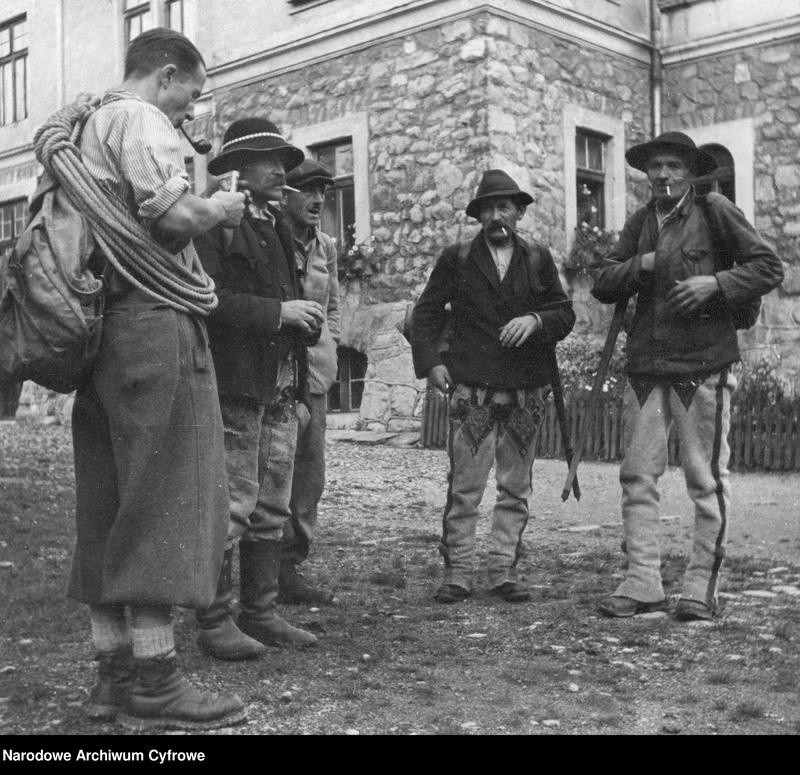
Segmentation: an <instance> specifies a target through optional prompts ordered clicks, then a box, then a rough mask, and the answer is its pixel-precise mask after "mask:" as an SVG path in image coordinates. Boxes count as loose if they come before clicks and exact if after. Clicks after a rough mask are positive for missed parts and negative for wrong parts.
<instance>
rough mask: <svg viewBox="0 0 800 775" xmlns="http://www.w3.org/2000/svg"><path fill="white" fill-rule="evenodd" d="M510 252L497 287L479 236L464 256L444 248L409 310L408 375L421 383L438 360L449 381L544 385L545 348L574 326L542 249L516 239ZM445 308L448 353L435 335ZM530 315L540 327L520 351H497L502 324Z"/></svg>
mask: <svg viewBox="0 0 800 775" xmlns="http://www.w3.org/2000/svg"><path fill="white" fill-rule="evenodd" d="M514 243H515V244H514V253H513V256H512V258H511V262H510V263H509V266H508V271H507V272H506V276H505V277H504V278H503V281H502V283H501V282H500V276H499V274H498V272H497V268H496V266H495V263H494V260H493V259H492V254H491V253H490V251H489V248H488V246H487V245H486V240H485V238H484V236H483V232H480V233H479V234H478V235H477V236H476V237H475V239H473V240H472V243H471V244H469V252H468V253H467V254H466V255H464V252H465V251H464V249H463V248H462V250H461V257H460V256H459V252H460V251H459V245H450V246H449V247H447V248H445V250H444V252H443V253H442V255H441V257H440V258H439V260H438V261H437V262H436V266H435V267H434V269H433V272H432V273H431V276H430V279H429V280H428V284H427V286H426V287H425V290H424V291H423V292H422V295H421V296H420V298H419V301H418V302H417V304H416V305H415V307H414V312H413V316H412V321H411V347H412V354H413V358H414V370H415V371H416V374H417V377H419V378H423V377H426V376H427V375H428V372H429V371H430V370H431V369H432V368H433V367H434V366H436V365H438V364H440V363H444V364H445V365H446V366H447V369H448V371H449V372H450V376H451V377H452V378H453V380H454V381H455V382H458V383H463V384H466V385H477V386H484V387H497V388H532V387H541V386H543V385H547V384H550V382H551V379H552V377H551V373H550V366H549V364H550V361H549V351H550V350H551V349H552V348H553V346H554V345H555V343H556V342H557V341H558V340H560V339H563V338H564V337H565V336H566V335H567V334H568V333H569V332H570V331H571V330H572V326H573V325H574V323H575V313H574V312H573V311H572V302H570V301H569V299H567V296H566V294H565V293H564V290H563V289H562V287H561V281H560V280H559V278H558V271H557V270H556V266H555V263H554V262H553V257H552V256H551V255H550V251H549V250H548V249H547V248H545V247H540V246H538V245H529V244H528V243H526V242H525V241H524V240H522V239H521V238H519V237H518V236H516V235H515V237H514ZM448 303H449V304H450V305H451V307H452V318H451V320H452V328H451V332H450V335H449V337H448V347H449V349H448V351H447V352H445V353H442V352H440V348H439V347H438V343H437V338H438V334H439V332H440V330H441V328H442V326H443V324H444V322H445V320H446V318H447V314H448V313H447V312H446V310H445V304H448ZM528 312H536V313H537V314H538V315H539V317H540V318H541V320H542V326H543V328H542V329H541V330H539V331H537V332H536V333H534V334H533V335H532V336H531V337H530V339H528V341H527V342H525V344H523V345H522V346H520V347H511V348H508V347H503V346H502V345H501V344H500V338H499V337H500V329H501V328H502V327H503V326H504V325H505V324H506V323H508V321H509V320H511V319H512V318H515V317H519V316H520V315H524V314H526V313H528Z"/></svg>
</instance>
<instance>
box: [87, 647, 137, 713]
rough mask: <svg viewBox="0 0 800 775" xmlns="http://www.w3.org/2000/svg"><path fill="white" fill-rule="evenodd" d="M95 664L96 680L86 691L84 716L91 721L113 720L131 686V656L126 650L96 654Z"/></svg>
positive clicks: (123, 703)
mask: <svg viewBox="0 0 800 775" xmlns="http://www.w3.org/2000/svg"><path fill="white" fill-rule="evenodd" d="M95 661H96V662H97V673H98V680H97V683H96V684H95V685H94V686H93V687H92V688H91V690H90V691H89V700H88V702H87V704H86V715H87V716H88V717H89V718H90V719H93V720H94V721H113V720H114V719H115V718H116V717H117V714H118V713H119V712H120V711H121V710H122V708H123V707H124V705H125V703H126V702H127V701H128V695H129V694H130V691H131V687H132V686H133V676H134V671H133V653H132V652H131V650H130V648H124V649H120V650H119V651H112V652H109V653H99V654H98V655H97V656H96V657H95Z"/></svg>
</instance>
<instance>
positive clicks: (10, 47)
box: [0, 16, 28, 126]
mask: <svg viewBox="0 0 800 775" xmlns="http://www.w3.org/2000/svg"><path fill="white" fill-rule="evenodd" d="M27 117H28V25H27V22H26V17H25V16H20V17H18V18H17V19H13V20H12V21H10V22H6V23H4V24H1V25H0V126H5V125H6V124H13V123H14V122H16V121H22V120H23V119H24V118H27Z"/></svg>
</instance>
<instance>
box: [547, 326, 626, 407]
mask: <svg viewBox="0 0 800 775" xmlns="http://www.w3.org/2000/svg"><path fill="white" fill-rule="evenodd" d="M603 346H604V341H597V340H592V339H588V338H586V337H585V336H568V337H567V338H566V339H564V340H563V341H561V342H559V343H558V346H557V348H556V355H557V357H558V366H559V371H560V372H561V383H562V385H563V387H564V392H565V393H572V394H573V395H576V396H577V395H578V394H580V393H582V392H586V393H588V392H591V389H592V385H593V384H594V379H595V375H596V374H597V369H598V367H599V365H600V356H601V355H602V353H603ZM624 350H625V334H624V332H621V333H620V335H619V338H618V339H617V345H616V347H615V349H614V354H613V355H612V356H611V362H610V363H609V365H608V370H607V371H606V376H605V380H604V381H603V392H604V393H606V394H610V395H612V396H615V397H619V396H621V395H622V392H623V390H624V389H625V355H624Z"/></svg>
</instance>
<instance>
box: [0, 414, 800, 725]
mask: <svg viewBox="0 0 800 775" xmlns="http://www.w3.org/2000/svg"><path fill="white" fill-rule="evenodd" d="M332 435H335V434H332ZM70 455H71V449H70V443H69V432H68V429H66V428H61V427H52V428H36V427H21V426H2V427H0V489H1V490H2V495H3V497H2V499H0V608H1V609H2V612H3V614H2V615H3V617H4V627H3V631H2V634H0V655H1V656H0V733H2V734H3V735H30V734H44V735H59V736H60V735H87V734H91V735H95V736H98V735H99V736H106V735H114V734H118V733H119V728H118V727H116V726H115V725H114V724H100V725H98V724H92V723H90V722H88V721H87V720H86V718H85V717H84V715H83V711H82V708H83V703H84V701H85V697H86V691H87V688H88V687H89V686H90V685H91V683H92V681H93V663H92V652H91V648H90V646H89V644H88V643H87V641H86V635H87V629H88V628H87V622H86V617H85V612H84V611H83V609H82V607H80V606H78V605H75V604H73V603H72V602H70V601H67V600H65V599H64V593H63V590H64V588H65V585H66V579H67V577H68V573H69V565H70V555H71V548H72V543H73V531H74V528H73V524H72V520H73V498H74V495H73V486H74V483H73V480H72V467H71V458H70ZM565 473H566V466H565V464H564V462H563V461H551V460H541V461H537V463H536V465H535V468H534V481H535V492H534V498H533V499H532V512H533V517H534V518H533V519H532V520H531V522H530V524H529V527H528V530H527V531H526V546H527V553H526V555H525V556H524V557H523V558H522V560H521V571H522V573H523V575H524V577H525V578H526V580H527V582H528V583H529V584H530V586H531V589H532V591H533V599H532V601H531V602H530V603H526V604H522V605H516V606H514V605H509V604H506V603H503V602H501V601H497V600H496V599H494V598H490V597H488V596H487V595H486V594H485V567H484V565H483V563H481V565H480V566H479V569H478V572H477V576H476V582H477V583H476V594H475V596H474V597H473V598H472V599H470V600H469V601H466V602H465V603H463V604H459V605H455V606H441V605H437V604H436V603H434V602H433V601H432V599H431V595H432V592H433V591H434V590H435V588H436V586H437V585H438V583H440V580H441V560H440V558H439V556H438V553H437V549H436V546H437V541H438V537H439V532H440V520H441V511H442V506H443V504H444V495H445V492H444V488H445V475H446V456H445V454H444V453H443V452H441V451H431V450H419V449H405V448H391V447H388V446H367V445H362V444H354V443H350V442H344V441H338V442H337V441H330V442H329V445H328V478H327V481H328V487H327V490H326V493H325V496H324V498H323V502H322V504H321V513H320V530H319V536H318V541H317V544H316V549H315V552H314V554H313V555H312V558H311V560H310V561H309V563H308V569H307V572H308V575H309V576H311V577H313V578H315V579H317V580H319V581H321V582H324V583H327V584H329V585H331V586H332V587H334V588H335V589H336V590H337V593H338V594H339V597H340V600H341V602H340V605H338V606H336V607H328V608H322V609H319V610H317V609H313V608H306V607H301V606H285V607H283V608H282V613H283V615H284V616H285V617H286V618H287V619H289V620H290V621H291V622H292V623H294V624H298V625H302V626H304V627H306V628H308V629H310V630H313V631H315V632H317V633H318V634H319V636H320V645H319V647H318V648H316V649H312V650H308V651H304V652H298V651H293V650H282V649H270V650H269V653H268V654H267V656H266V657H265V658H264V659H261V660H259V661H257V662H253V663H239V664H228V663H220V662H216V661H214V660H212V659H210V658H209V657H207V656H206V655H204V654H202V653H201V652H200V651H199V650H198V648H197V646H196V644H195V643H194V638H195V629H194V623H193V616H192V614H191V612H188V611H183V610H179V611H178V612H177V625H178V626H177V636H178V638H177V639H178V644H179V653H180V659H181V662H182V664H183V665H184V669H185V670H186V671H187V673H189V674H190V675H191V676H192V678H193V680H195V681H196V682H197V683H198V684H201V685H204V686H206V687H210V688H214V689H218V690H219V689H225V688H227V689H232V690H234V691H236V692H237V693H239V694H240V696H241V697H242V698H243V699H244V700H245V702H246V703H247V706H248V712H249V720H248V722H247V723H246V724H244V725H242V726H239V727H236V728H233V729H230V730H220V731H219V732H217V733H215V734H216V735H219V736H226V735H264V734H281V735H288V734H336V735H357V734H360V735H374V734H396V735H411V734H419V735H434V734H459V735H485V734H508V735H529V734H535V735H554V734H556V735H566V734H581V735H583V734H619V733H630V734H660V735H681V734H698V733H702V734H737V733H745V734H757V735H764V734H784V735H794V734H797V733H798V732H800V671H799V670H798V666H799V665H800V567H798V563H797V558H798V550H799V549H800V531H798V524H797V514H798V488H797V477H796V476H784V475H759V474H755V475H754V474H747V475H734V476H733V488H734V498H735V507H736V508H735V514H734V523H733V527H732V540H731V543H730V552H729V558H728V560H727V561H726V565H725V569H724V571H723V580H722V593H723V594H722V601H723V607H722V612H721V615H720V617H719V618H718V619H717V620H716V621H715V622H714V623H710V624H707V623H698V624H689V625H686V624H681V623H678V622H676V621H675V620H674V619H673V618H672V617H669V616H664V615H661V616H648V617H636V618H635V620H625V621H617V620H608V619H603V618H601V617H598V616H597V615H596V612H595V606H596V603H597V600H598V599H599V598H600V597H601V596H602V595H603V594H606V593H607V592H608V591H610V590H612V589H613V587H614V585H615V584H616V583H617V580H618V578H619V577H620V573H621V572H622V570H623V569H624V568H623V555H622V554H621V552H620V550H619V541H620V537H621V535H620V527H619V514H618V499H619V492H618V489H619V485H618V483H617V478H616V476H617V469H616V466H614V465H607V464H591V463H588V464H585V465H582V467H581V470H580V478H581V484H582V487H583V492H584V495H583V498H582V499H581V501H580V502H579V503H576V502H575V501H574V500H573V499H570V500H569V501H568V502H567V503H566V504H564V503H562V502H561V500H560V492H561V488H562V485H563V481H564V476H565ZM662 491H663V495H662V505H663V515H662V516H663V518H662V527H663V537H664V553H663V575H664V577H665V584H666V588H667V591H668V594H669V595H670V596H672V597H674V596H675V595H676V594H677V593H678V591H679V588H680V587H679V580H680V576H681V573H682V571H683V568H684V566H685V563H686V552H687V550H688V533H689V531H690V528H691V524H690V519H689V501H688V498H687V496H686V494H685V492H684V488H683V482H682V477H681V475H680V472H679V471H670V472H669V473H668V474H667V475H666V476H665V477H664V480H663V488H662ZM493 497H494V496H493V493H492V488H491V487H490V488H488V491H487V494H486V500H485V503H484V505H483V507H482V508H483V511H486V512H488V510H489V509H490V507H491V504H492V500H493ZM736 515H739V516H738V517H737V516H736ZM488 521H489V520H488V514H487V515H484V517H483V518H482V520H481V523H480V527H479V540H480V541H481V543H480V544H479V546H480V547H481V549H483V548H485V541H484V540H483V539H485V537H486V532H487V527H488Z"/></svg>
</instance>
